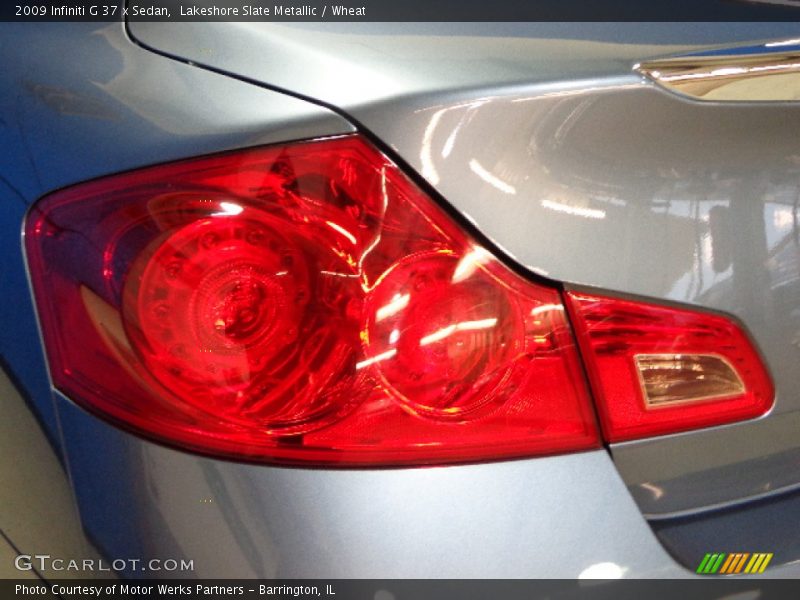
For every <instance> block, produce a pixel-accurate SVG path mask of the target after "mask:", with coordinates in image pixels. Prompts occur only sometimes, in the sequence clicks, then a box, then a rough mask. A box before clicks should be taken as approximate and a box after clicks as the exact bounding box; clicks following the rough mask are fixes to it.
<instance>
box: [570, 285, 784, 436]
mask: <svg viewBox="0 0 800 600" xmlns="http://www.w3.org/2000/svg"><path fill="white" fill-rule="evenodd" d="M567 300H568V305H569V308H570V312H571V314H572V316H573V323H574V325H575V329H576V333H577V336H578V341H579V344H580V346H581V350H582V352H583V356H584V358H585V361H586V365H587V371H588V374H589V380H590V382H591V386H592V391H593V393H594V398H595V403H596V404H597V409H598V413H599V415H600V421H601V424H602V427H603V433H604V437H605V439H606V440H608V441H610V442H619V441H623V440H630V439H635V438H641V437H648V436H654V435H659V434H665V433H674V432H678V431H683V430H687V429H695V428H698V427H708V426H711V425H721V424H724V423H730V422H732V421H739V420H742V419H748V418H753V417H757V416H760V415H763V414H764V413H766V412H767V411H768V410H769V409H770V407H771V406H772V401H773V395H774V391H773V387H772V382H771V379H770V377H769V374H768V373H767V371H766V369H765V368H764V365H763V364H762V362H761V359H760V358H759V355H758V353H757V352H756V350H755V348H754V347H753V345H752V343H751V342H750V340H749V339H748V338H747V336H746V335H745V334H744V332H743V331H742V330H741V329H740V328H739V327H738V326H737V325H736V324H735V323H734V322H733V321H731V320H729V319H726V318H725V317H722V316H719V315H714V314H709V313H703V312H695V311H689V310H684V309H677V308H671V307H666V306H657V305H653V304H647V303H643V302H632V301H628V300H622V299H618V298H606V297H600V296H591V295H588V294H582V293H578V292H569V293H568V294H567Z"/></svg>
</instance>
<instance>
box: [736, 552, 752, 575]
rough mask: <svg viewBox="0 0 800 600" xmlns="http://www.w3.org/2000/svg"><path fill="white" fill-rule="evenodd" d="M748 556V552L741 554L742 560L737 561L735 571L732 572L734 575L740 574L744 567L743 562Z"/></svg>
mask: <svg viewBox="0 0 800 600" xmlns="http://www.w3.org/2000/svg"><path fill="white" fill-rule="evenodd" d="M748 556H750V553H749V552H745V553H744V554H742V559H741V560H740V561H739V564H738V565H736V570H735V571H734V573H740V572H741V570H742V567H743V566H744V561H746V560H747V557H748Z"/></svg>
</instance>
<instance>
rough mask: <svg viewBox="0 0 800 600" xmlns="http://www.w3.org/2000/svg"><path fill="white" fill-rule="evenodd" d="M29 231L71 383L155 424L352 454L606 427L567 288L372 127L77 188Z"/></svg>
mask: <svg viewBox="0 0 800 600" xmlns="http://www.w3.org/2000/svg"><path fill="white" fill-rule="evenodd" d="M26 245H27V251H28V258H29V262H30V268H31V275H32V279H33V286H34V291H35V295H36V299H37V304H38V306H39V310H40V316H41V322H42V328H43V332H44V336H45V343H46V346H47V350H48V356H49V361H50V365H51V371H52V376H53V380H54V383H55V385H56V386H57V387H58V388H59V389H61V390H62V391H63V392H64V393H65V394H67V395H68V396H69V397H70V398H72V399H74V400H75V401H76V402H78V403H80V404H81V405H82V406H84V407H86V408H87V409H89V410H91V411H93V412H95V413H97V414H100V415H103V416H105V417H107V418H109V419H111V420H113V421H115V422H117V423H120V424H122V425H124V426H126V427H129V428H131V429H133V430H135V431H137V432H139V433H142V434H144V435H147V436H149V437H151V438H154V439H156V440H159V441H162V442H166V443H169V444H173V445H177V446H180V447H187V448H191V449H195V450H199V451H202V452H207V453H211V454H221V455H226V456H234V457H241V458H248V459H253V460H264V461H277V462H295V463H296V462H303V463H315V464H332V463H337V464H347V465H357V464H411V463H431V462H455V461H473V460H481V459H495V458H500V457H509V456H531V455H538V454H544V453H553V452H562V451H567V450H579V449H585V448H590V447H595V446H597V445H598V443H599V442H598V436H597V432H596V430H595V426H594V418H593V412H592V409H591V406H590V402H589V399H588V394H587V390H586V389H585V385H584V382H583V377H582V370H581V366H580V364H579V359H578V356H577V351H576V348H575V346H574V345H573V342H572V336H571V333H570V330H569V327H568V324H567V320H566V318H565V314H564V308H563V305H562V303H561V299H560V295H559V292H558V291H557V290H556V289H553V288H550V287H547V286H543V285H538V284H533V283H531V282H530V281H527V280H525V279H523V278H521V277H519V276H517V275H516V274H515V273H513V272H512V271H511V270H509V269H508V268H506V267H505V266H504V265H502V264H501V263H500V262H499V261H498V260H497V259H496V258H495V257H493V256H492V255H491V254H489V253H488V252H487V251H486V250H485V249H484V248H482V247H481V246H480V245H479V244H477V243H476V242H475V241H474V240H472V239H470V238H469V236H467V235H465V233H464V232H463V231H462V230H461V229H459V228H458V227H457V226H456V225H455V224H454V223H453V222H452V221H451V220H450V219H449V218H448V217H447V216H446V214H444V213H443V212H442V211H441V210H440V209H439V208H438V207H437V206H436V204H435V203H434V202H432V201H431V199H430V198H428V197H427V196H426V195H425V194H424V193H423V192H422V191H421V190H420V189H418V188H417V187H416V186H415V185H414V184H413V183H412V182H411V181H410V180H409V179H408V178H407V177H406V176H405V175H403V173H402V172H401V171H400V170H399V169H398V168H397V167H396V166H395V165H394V164H393V163H392V162H390V161H389V160H388V159H387V158H386V157H385V156H383V155H382V154H381V153H379V152H378V151H376V150H375V149H374V148H373V147H372V146H371V145H369V144H368V143H367V142H365V141H364V140H363V139H362V138H360V137H358V136H347V137H341V138H336V139H329V140H321V141H315V142H306V143H296V144H291V145H286V146H279V147H267V148H261V149H255V150H248V151H242V152H236V153H230V154H226V155H219V156H213V157H209V158H201V159H196V160H191V161H186V162H180V163H175V164H170V165H165V166H157V167H153V168H149V169H144V170H141V171H136V172H131V173H127V174H123V175H119V176H115V177H110V178H107V179H103V180H99V181H96V182H91V183H87V184H84V185H81V186H77V187H74V188H71V189H68V190H65V191H62V192H58V193H56V194H53V195H51V196H48V197H46V198H44V199H43V200H41V201H40V202H39V203H38V204H37V205H36V206H35V207H34V209H33V210H32V211H31V213H30V216H29V220H28V222H27V227H26Z"/></svg>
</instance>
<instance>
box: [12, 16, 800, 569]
mask: <svg viewBox="0 0 800 600" xmlns="http://www.w3.org/2000/svg"><path fill="white" fill-rule="evenodd" d="M387 27H389V29H390V30H391V29H392V28H394V31H395V35H394V36H392V35H388V34H389V33H391V31H387V30H386V29H384V28H382V27H381V26H379V25H373V26H371V28H366V29H364V30H361V31H360V32H353V31H350V30H348V26H341V28H339V29H336V28H333V29H331V30H330V31H319V30H318V29H316V28H315V27H313V26H296V27H295V26H293V27H286V26H271V25H259V26H257V27H256V26H253V25H245V24H218V25H209V24H180V25H173V24H143V23H137V24H132V25H131V32H132V34H133V36H134V37H135V39H136V40H137V41H138V43H141V44H144V45H145V46H148V47H152V48H154V49H156V50H157V51H158V52H161V53H166V54H172V55H175V56H177V57H180V58H181V59H182V60H172V59H170V58H167V57H164V56H159V55H158V54H157V53H154V52H150V51H149V50H147V49H144V48H140V47H137V46H135V45H134V44H132V43H131V42H130V40H128V39H126V37H125V33H124V32H123V30H122V28H121V27H120V26H118V25H112V26H105V27H102V28H97V27H95V29H97V31H93V30H92V29H91V28H88V27H87V28H86V29H85V30H84V31H83V33H82V34H78V33H77V32H76V31H75V30H74V29H73V30H68V29H67V28H66V27H63V26H55V25H54V26H50V27H44V28H42V32H41V36H42V43H43V44H44V45H45V46H48V47H49V48H48V51H47V52H46V53H45V52H42V53H41V54H37V53H30V54H29V55H28V56H27V57H26V58H25V59H24V60H21V61H19V63H18V65H17V66H15V67H14V68H15V69H16V71H15V73H16V75H15V76H16V77H18V78H20V79H23V78H27V79H28V80H30V81H31V85H30V86H29V87H27V88H25V89H27V90H29V91H28V92H27V93H28V94H29V95H30V96H31V97H25V98H18V99H17V100H16V102H18V103H19V104H18V106H17V110H18V113H19V112H21V111H23V110H24V111H30V113H26V114H25V115H24V118H22V119H21V120H20V124H19V125H18V129H19V135H20V137H21V138H22V139H23V140H24V142H25V144H26V145H27V147H28V155H27V156H21V157H20V158H19V162H20V165H18V170H14V169H13V168H12V169H4V175H5V173H6V171H7V172H8V173H19V177H23V176H24V172H25V171H24V169H23V166H21V165H23V163H26V164H27V163H28V162H30V163H31V164H32V165H33V169H34V171H35V172H36V173H38V179H37V181H38V185H37V186H33V187H30V189H28V188H25V187H22V186H21V184H20V186H19V187H20V189H23V190H25V191H24V194H23V195H24V198H25V202H27V203H30V202H32V201H33V200H35V198H36V197H38V196H39V195H41V194H42V193H45V192H47V191H50V190H52V189H56V188H58V187H61V186H63V185H68V184H71V183H74V182H77V181H80V180H84V179H87V178H91V177H97V176H101V175H104V174H110V173H113V172H118V171H121V170H125V169H130V168H135V167H139V166H143V165H146V164H149V163H152V162H163V161H167V160H173V159H176V158H180V157H184V156H192V155H197V154H202V153H206V152H212V151H218V150H224V149H229V148H234V147H242V146H250V145H255V144H261V143H269V142H277V141H285V140H291V139H298V138H304V137H315V136H323V135H331V134H336V133H342V132H345V131H351V130H353V128H354V126H357V125H358V124H361V125H362V126H363V127H365V128H366V129H367V130H368V131H369V132H371V133H372V134H374V135H375V136H377V138H378V139H380V140H382V141H383V142H384V143H386V144H387V145H388V147H389V148H390V149H392V150H393V151H394V152H396V153H397V155H398V156H399V157H400V158H401V159H403V160H404V161H405V162H406V163H408V164H409V165H410V166H411V167H413V168H414V169H415V170H416V171H417V173H419V174H420V175H421V176H422V177H423V178H425V179H426V180H427V181H428V182H429V183H430V184H431V185H432V186H433V187H435V189H436V190H438V191H439V192H440V193H441V194H442V196H443V197H444V198H446V199H447V201H448V202H450V203H451V204H452V205H453V206H454V207H455V208H456V209H457V210H458V211H459V212H460V213H461V214H462V215H463V216H464V217H465V218H466V219H468V220H470V221H471V222H473V223H474V224H475V225H476V227H477V228H478V229H479V230H480V231H481V232H482V233H483V234H484V235H486V236H487V237H488V238H490V239H491V240H492V241H493V242H494V243H495V244H496V245H497V246H498V247H500V248H502V249H503V250H504V251H505V252H506V253H507V255H508V257H509V258H510V259H511V260H516V261H517V262H518V263H519V264H520V265H522V266H524V267H526V268H529V269H531V270H533V271H536V272H539V273H541V274H544V275H547V276H549V277H552V278H554V279H558V280H562V281H566V282H568V283H571V284H580V285H591V286H595V287H599V288H605V289H610V290H616V291H619V292H623V293H628V294H637V295H644V296H651V297H655V298H659V299H662V300H667V301H680V302H689V303H695V304H698V305H701V306H705V307H709V308H713V309H718V310H724V311H727V312H729V313H731V314H734V315H736V316H737V317H739V318H740V319H741V320H742V321H743V322H744V323H746V324H747V326H748V327H749V328H750V330H751V332H752V333H753V335H754V337H755V339H756V340H757V342H758V344H759V345H760V347H761V349H762V350H763V352H764V354H765V356H766V358H767V360H768V362H769V364H770V366H771V368H772V371H773V374H774V377H775V380H776V384H777V388H778V400H777V402H776V406H775V409H774V410H773V411H772V413H771V414H770V415H769V416H767V417H765V418H763V419H761V420H760V421H757V422H750V423H743V424H738V425H732V426H728V427H721V428H715V429H713V430H705V431H701V432H695V433H691V434H683V435H679V436H671V437H666V438H660V439H657V440H652V441H646V442H636V443H628V444H621V445H618V446H617V447H614V448H612V449H611V452H612V453H613V460H612V457H611V455H610V454H609V452H607V451H606V450H605V449H603V450H597V451H593V452H585V453H580V454H572V455H565V456H558V457H549V458H542V459H530V460H517V461H507V462H498V463H487V464H479V465H469V466H458V467H441V468H417V469H388V470H346V471H344V470H321V469H320V470H312V469H288V468H276V467H267V466H257V465H246V464H236V463H232V462H226V461H219V460H212V459H208V458H203V457H198V456H194V455H191V454H187V453H183V452H179V451H176V450H172V449H168V448H164V447H161V446H158V445H156V444H153V443H150V442H147V441H143V440H141V439H139V438H137V437H135V436H132V435H129V434H127V433H125V432H123V431H120V430H117V429H114V428H112V427H110V426H108V425H107V424H105V423H103V422H101V421H100V420H98V419H96V418H95V417H93V416H90V415H88V414H87V413H85V412H84V411H83V410H81V409H80V408H78V407H76V406H75V405H74V404H73V403H72V402H71V401H70V400H68V399H66V398H64V397H63V396H62V395H61V394H59V393H57V392H56V393H55V394H54V398H55V405H56V410H57V413H58V417H59V422H60V432H61V440H60V442H61V444H62V445H63V451H64V455H65V457H66V461H65V462H66V465H67V468H68V471H69V475H70V480H71V483H72V487H73V490H74V493H75V496H76V499H77V505H78V509H79V513H80V518H81V520H82V525H83V527H84V530H85V531H86V533H87V535H88V536H89V537H90V539H91V540H92V541H93V542H94V543H95V545H96V546H97V547H98V549H99V550H100V551H101V552H103V553H104V554H105V555H106V556H108V557H110V558H115V557H122V556H131V555H133V556H141V557H143V558H147V557H151V556H152V557H159V556H171V557H186V558H191V559H194V561H195V571H194V572H193V573H192V574H191V575H194V576H202V577H236V576H248V577H253V576H255V577H567V578H571V577H578V576H581V575H582V574H584V575H585V574H592V575H595V576H597V575H610V576H633V577H681V576H687V575H689V571H687V570H685V569H684V568H683V567H681V566H680V565H679V564H678V563H677V562H676V561H675V560H673V559H672V558H671V557H670V556H669V555H668V554H667V553H666V551H665V550H664V549H663V547H662V546H661V544H660V543H659V541H658V539H657V537H656V535H655V534H654V533H653V531H652V530H651V528H650V526H649V525H648V523H647V521H646V520H645V518H644V517H643V512H644V513H647V514H655V515H662V516H663V515H669V514H671V513H675V512H681V511H686V510H688V511H694V512H696V511H702V510H703V509H705V508H708V507H710V506H715V505H718V504H721V503H722V504H724V503H730V502H740V501H745V500H747V499H749V498H751V497H753V496H755V495H757V494H762V493H769V492H772V491H773V490H775V489H778V488H789V487H792V486H795V485H797V484H798V474H797V471H796V469H793V468H791V467H792V465H793V464H795V463H796V461H797V459H798V458H800V456H799V455H798V453H799V452H800V450H798V448H799V447H800V439H798V438H799V437H800V434H798V431H800V430H799V429H798V427H797V425H798V416H797V410H798V408H800V407H799V406H798V402H799V401H800V398H798V397H797V396H796V395H793V391H794V390H796V389H797V385H796V384H797V383H800V381H798V378H800V374H799V373H798V372H800V370H798V369H797V368H796V365H797V354H796V350H793V348H792V346H791V335H792V331H793V330H791V329H790V328H789V327H788V326H784V327H776V323H780V321H779V320H777V317H779V316H780V315H777V314H776V315H774V317H775V318H773V312H774V311H779V310H784V309H783V308H781V306H782V305H780V304H779V302H778V301H777V300H776V295H777V294H778V293H779V289H780V286H781V285H786V284H791V283H792V282H794V281H796V279H797V278H798V275H796V274H795V273H796V269H797V265H798V255H797V251H796V250H793V249H792V247H791V246H789V250H788V251H786V250H785V249H784V241H783V240H785V239H790V240H791V236H792V235H796V232H797V221H796V220H795V221H793V222H792V221H790V223H791V224H790V225H787V224H786V220H785V218H784V217H781V219H783V220H781V219H778V218H776V219H775V220H774V221H773V226H771V227H767V223H766V222H765V220H764V207H765V206H768V205H770V203H774V204H776V209H779V208H781V207H782V206H783V203H784V202H786V201H785V200H783V199H784V198H791V197H792V194H794V197H795V198H796V197H797V194H798V191H800V190H798V180H797V171H796V170H793V169H795V168H796V167H792V166H791V165H794V163H793V162H792V160H793V159H792V157H795V156H800V141H798V140H800V136H798V135H797V128H796V125H792V124H796V123H797V122H798V116H800V112H798V111H800V109H798V108H797V107H795V106H790V105H785V106H778V107H775V106H769V107H764V106H735V107H718V106H703V107H700V106H697V105H696V104H693V103H692V102H689V101H686V100H683V99H680V98H677V97H675V96H671V95H670V94H669V93H667V92H665V91H663V90H659V89H656V88H655V87H653V86H652V85H651V84H648V83H647V82H645V81H644V80H643V79H642V78H641V77H640V76H639V75H637V74H634V73H633V72H632V71H631V66H632V64H633V63H634V62H635V61H638V60H643V59H645V58H650V57H654V56H657V55H662V54H663V55H666V54H671V53H675V52H685V51H689V50H691V48H692V47H693V45H692V44H683V45H669V46H666V45H658V44H650V45H643V44H641V43H639V44H628V43H611V42H603V43H601V42H570V41H564V40H563V39H550V40H545V41H542V40H541V39H537V36H536V32H535V29H533V30H531V29H525V28H524V27H521V28H518V29H517V30H516V33H515V32H514V31H515V30H514V26H511V25H509V26H507V27H508V29H503V26H501V25H493V26H491V27H489V29H487V30H485V31H484V32H482V33H476V30H475V29H474V27H475V26H474V25H469V26H463V27H462V28H461V29H459V28H458V27H455V26H453V27H451V28H450V29H447V28H446V27H445V28H443V29H435V28H434V26H432V25H428V26H418V27H419V29H417V30H415V29H414V28H413V26H410V25H409V26H405V27H407V29H405V30H404V29H403V26H399V25H394V26H387ZM664 27H666V25H665V26H664ZM750 29H752V28H750ZM420 31H421V32H422V33H419V32H420ZM448 32H449V35H441V34H442V33H445V34H446V33H448ZM470 32H472V33H473V34H474V35H473V36H472V37H470V36H466V35H463V34H464V33H470ZM486 32H494V34H493V35H488V34H487V33H486ZM631 32H632V34H633V33H636V30H635V29H632V30H631ZM12 33H13V32H12ZM576 35H578V36H580V32H578V34H576ZM604 35H605V34H604ZM638 35H639V36H640V37H641V36H642V35H643V34H642V33H641V31H640V32H639V34H638ZM715 35H716V36H717V37H716V38H715V37H714V36H715ZM753 35H754V34H753V32H752V31H746V30H745V29H744V28H742V29H740V30H736V28H735V27H728V28H727V29H725V28H724V27H722V26H720V27H719V29H718V30H717V32H716V34H715V33H714V31H713V30H712V31H711V32H710V33H706V34H703V35H700V34H699V33H698V34H697V36H698V37H700V38H703V42H702V44H703V45H705V44H711V43H730V42H732V41H735V40H736V39H747V37H745V36H748V37H752V36H753ZM737 36H738V37H737ZM538 37H542V36H538ZM556 37H557V36H556ZM644 37H647V36H646V35H644ZM665 37H668V35H665ZM7 39H9V37H8V36H6V40H7ZM6 43H7V42H6ZM700 44H701V42H697V43H696V45H700ZM59 47H63V48H66V47H69V48H70V53H73V54H76V53H77V54H78V55H85V56H87V57H88V56H89V54H90V53H91V59H89V64H90V66H91V67H92V68H87V65H86V64H75V63H73V62H71V61H70V60H69V59H68V58H65V57H63V56H60V55H59V54H58V49H59ZM53 49H55V52H53ZM5 52H8V53H9V54H10V53H11V51H10V50H9V49H8V47H6V50H5ZM45 60H47V61H50V62H51V63H53V64H52V67H51V68H40V69H37V66H38V67H41V65H40V64H38V62H44V61H45ZM26 61H27V62H26ZM182 61H183V62H182ZM186 61H188V62H192V63H196V64H200V65H207V66H209V67H211V68H210V69H202V68H198V67H197V66H193V65H187V64H185V62H186ZM213 70H217V71H222V72H226V73H228V72H229V73H232V74H233V75H234V76H235V77H228V76H226V75H225V74H220V73H216V72H213ZM64 71H66V74H65V73H64ZM7 76H8V75H7ZM8 77H12V76H8ZM236 78H239V79H244V80H245V81H241V80H237V79H236ZM253 82H256V83H261V84H263V86H266V87H270V86H272V87H275V88H281V89H286V90H289V91H290V92H291V93H292V94H293V95H296V96H300V97H309V98H313V99H315V100H316V101H318V102H317V103H311V102H307V101H305V100H303V99H300V98H292V97H289V96H287V95H285V94H282V93H280V92H279V91H271V90H269V89H263V88H262V87H259V86H258V85H253ZM54 98H55V100H54ZM13 109H14V107H12V108H11V110H10V111H9V110H7V112H6V114H10V113H13ZM65 114H66V115H68V117H65ZM343 115H344V116H343ZM787 123H789V124H790V125H789V126H787ZM123 141H124V142H123ZM121 142H123V143H121ZM711 144H713V147H710V145H711ZM44 145H47V146H48V148H49V150H48V151H47V152H44V151H41V152H37V148H38V147H40V146H44ZM98 148H101V149H102V153H99V152H98V151H97V149H98ZM67 153H71V156H73V157H74V156H75V155H76V154H77V156H78V158H77V159H73V160H71V161H67V164H66V165H65V164H64V161H63V157H64V155H66V154H67ZM545 200H548V201H549V202H547V203H546V202H545ZM717 205H719V206H724V207H725V208H726V209H727V210H728V211H729V212H730V214H731V216H732V218H733V219H734V222H735V228H734V231H733V232H732V235H733V238H734V240H735V241H736V242H738V244H734V245H733V249H732V250H731V252H732V253H733V259H732V261H731V262H732V265H731V266H730V268H728V269H725V270H723V271H722V272H717V271H715V265H714V264H712V260H711V258H712V257H711V253H710V251H709V250H708V248H709V247H710V246H709V245H712V246H713V244H714V243H715V242H714V240H711V239H710V238H709V235H708V228H707V222H706V219H707V216H708V211H709V209H710V207H711V206H717ZM795 206H796V205H795ZM786 236H790V237H789V238H787V237H786ZM770 260H772V261H774V263H775V264H774V265H772V263H769V262H768V261H770ZM764 261H767V263H766V264H768V265H770V267H769V269H768V270H767V271H765V270H763V264H764ZM759 267H760V268H759ZM793 269H795V270H794V271H793ZM759 273H760V274H759ZM784 274H786V275H784ZM781 277H783V279H781ZM784 289H785V288H784ZM792 298H794V300H793V303H791V302H789V306H788V309H786V310H789V313H790V316H791V314H794V313H792V312H791V311H795V310H796V306H797V303H798V299H797V297H792ZM784 304H786V302H784ZM765 307H766V308H765ZM28 310H30V307H29V308H28ZM770 311H773V312H770ZM765 315H766V316H768V317H769V318H766V316H765ZM3 317H4V318H10V314H9V313H5V314H3ZM792 352H795V353H794V354H793V353H792ZM11 366H12V367H14V366H15V365H14V364H11ZM42 375H43V374H42ZM40 401H41V400H40ZM42 410H45V409H42ZM750 466H759V467H761V468H753V469H750V468H749V467H750ZM698 480H701V481H702V482H703V483H702V485H698V483H697V482H698ZM654 490H655V491H654ZM208 500H212V501H211V502H209V501H208ZM770 571H771V572H772V573H773V574H774V575H777V576H779V575H789V574H798V571H797V567H793V566H791V565H788V566H784V567H777V568H775V569H770ZM173 575H174V574H173Z"/></svg>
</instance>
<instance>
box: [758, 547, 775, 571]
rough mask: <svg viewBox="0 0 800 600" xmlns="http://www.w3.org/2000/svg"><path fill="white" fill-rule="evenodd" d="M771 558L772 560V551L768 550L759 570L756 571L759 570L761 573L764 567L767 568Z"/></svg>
mask: <svg viewBox="0 0 800 600" xmlns="http://www.w3.org/2000/svg"><path fill="white" fill-rule="evenodd" d="M771 560H772V552H770V553H769V554H767V557H766V558H765V559H764V562H763V563H761V568H760V569H759V571H758V572H759V573H763V572H764V569H766V568H767V565H768V564H769V561H771Z"/></svg>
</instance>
